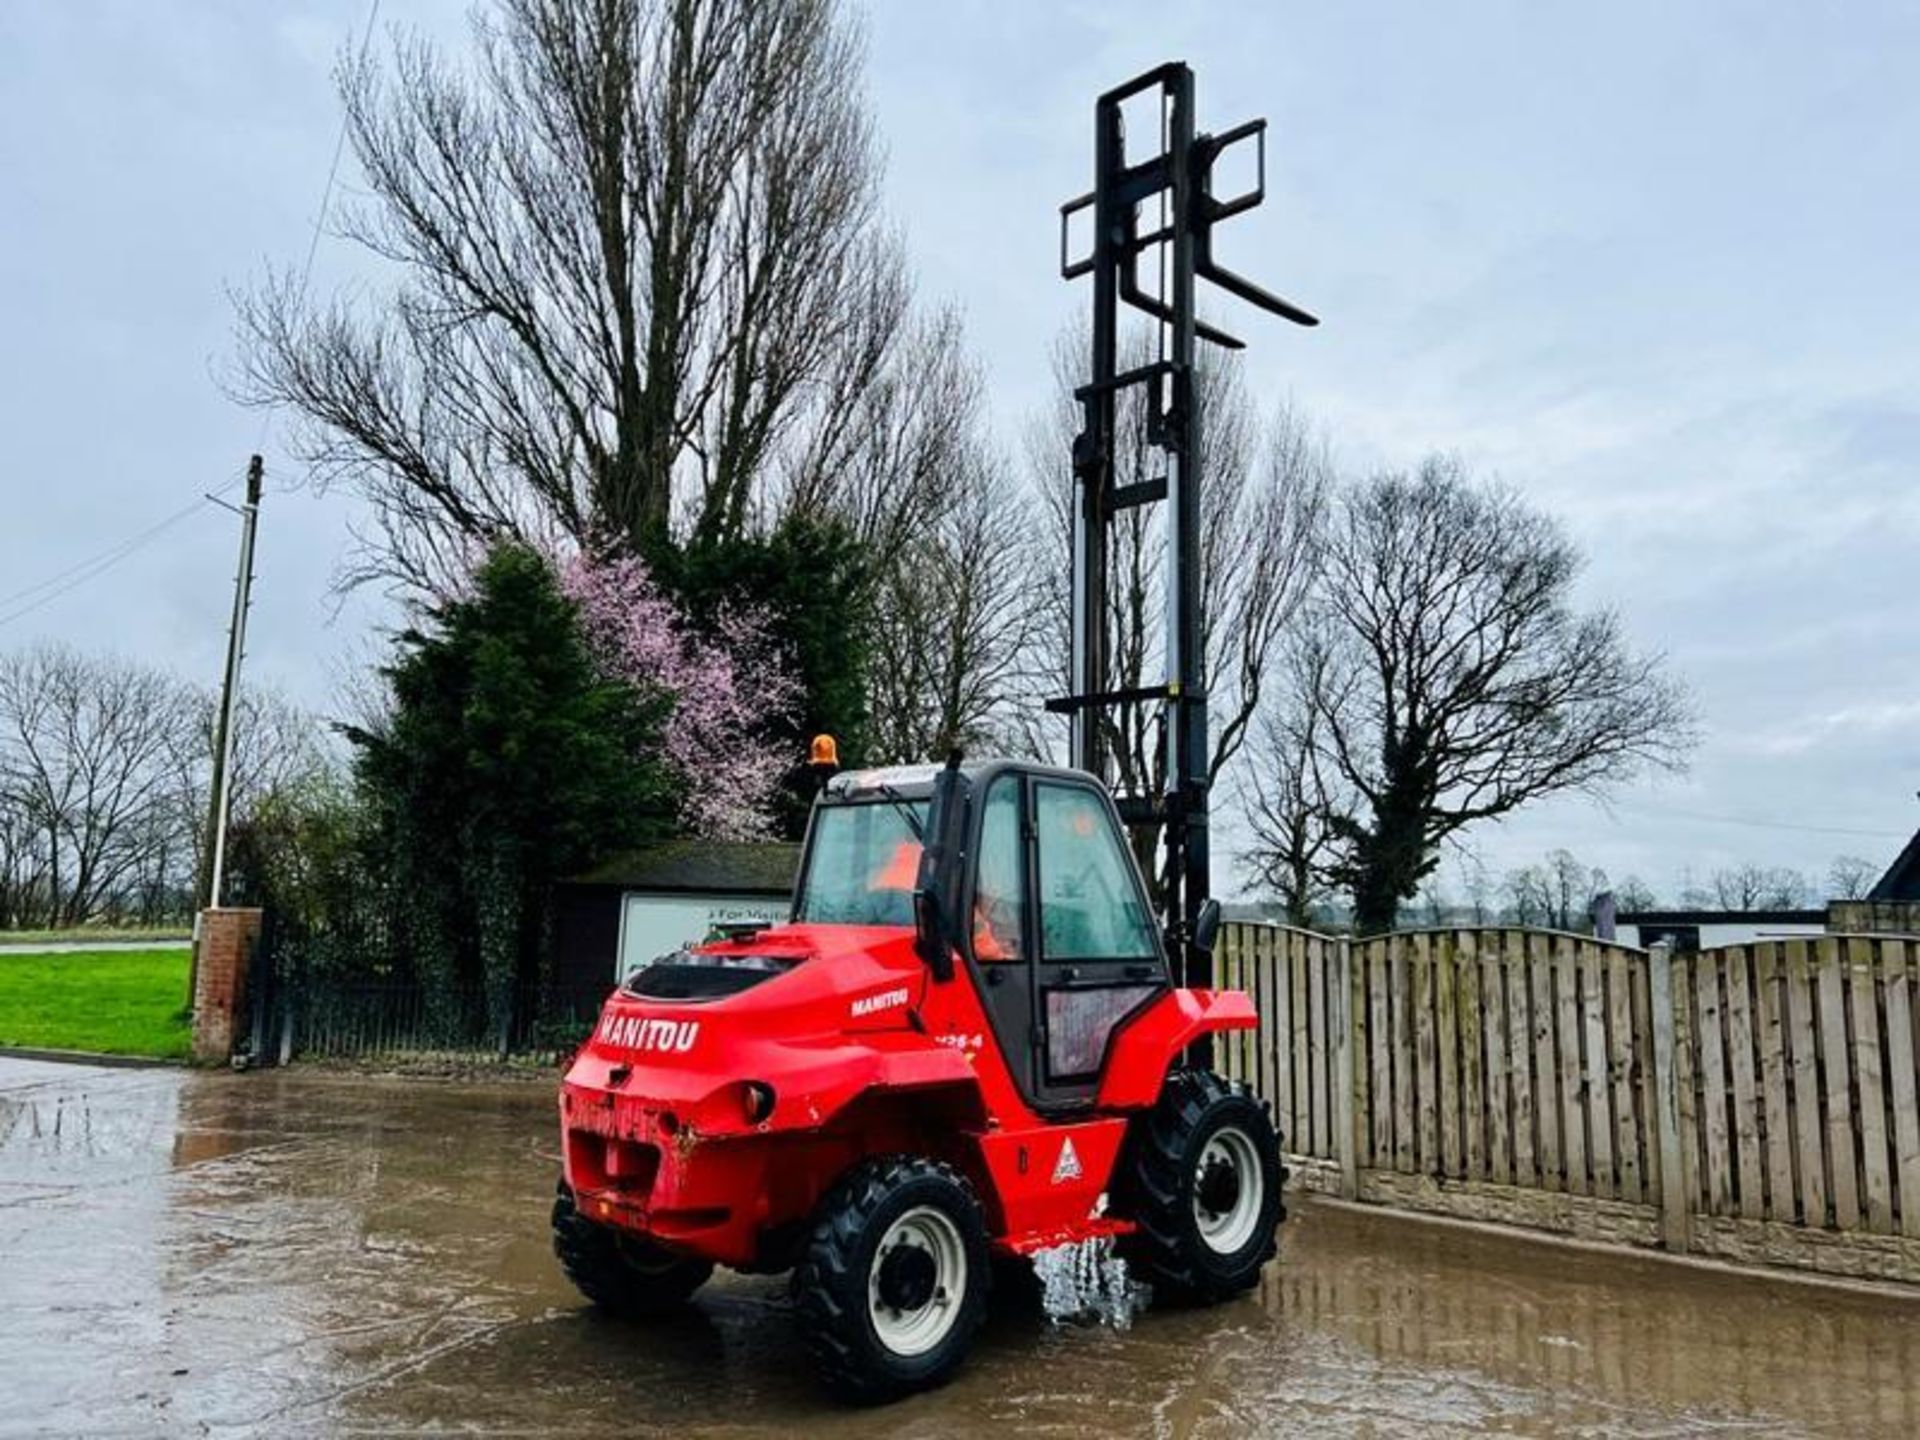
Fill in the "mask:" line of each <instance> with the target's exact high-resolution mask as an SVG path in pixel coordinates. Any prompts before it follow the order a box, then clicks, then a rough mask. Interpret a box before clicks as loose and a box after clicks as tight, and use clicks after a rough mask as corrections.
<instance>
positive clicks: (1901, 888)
mask: <svg viewBox="0 0 1920 1440" xmlns="http://www.w3.org/2000/svg"><path fill="white" fill-rule="evenodd" d="M1867 899H1869V900H1920V831H1915V832H1914V836H1913V838H1912V839H1911V840H1909V841H1908V842H1907V848H1906V849H1904V850H1902V851H1901V852H1900V854H1899V857H1898V858H1897V859H1895V860H1894V862H1893V864H1891V865H1889V866H1888V867H1887V873H1886V874H1884V875H1882V876H1881V877H1880V880H1879V882H1878V883H1877V884H1876V885H1875V886H1874V887H1873V889H1871V890H1869V891H1868V892H1867Z"/></svg>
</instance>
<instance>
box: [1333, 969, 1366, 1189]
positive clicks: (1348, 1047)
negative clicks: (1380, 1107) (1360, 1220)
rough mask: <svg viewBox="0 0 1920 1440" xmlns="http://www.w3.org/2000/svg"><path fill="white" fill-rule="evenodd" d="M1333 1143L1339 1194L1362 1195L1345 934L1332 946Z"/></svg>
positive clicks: (1356, 1049) (1353, 1014)
mask: <svg viewBox="0 0 1920 1440" xmlns="http://www.w3.org/2000/svg"><path fill="white" fill-rule="evenodd" d="M1333 974H1334V985H1333V993H1334V996H1335V999H1334V1003H1333V1014H1332V1016H1331V1017H1329V1018H1330V1019H1331V1020H1332V1022H1333V1024H1332V1026H1331V1028H1332V1030H1333V1044H1334V1055H1333V1145H1334V1154H1335V1155H1336V1156H1338V1157H1339V1160H1340V1194H1341V1195H1342V1196H1343V1197H1344V1198H1346V1199H1348V1200H1357V1199H1359V1198H1360V1144H1359V1140H1358V1138H1357V1137H1356V1136H1355V1135H1354V1131H1353V1127H1354V1125H1355V1124H1356V1123H1357V1117H1356V1116H1355V1114H1354V1108H1353V1087H1354V1077H1355V1073H1356V1071H1355V1067H1356V1066H1357V1065H1358V1063H1359V1061H1358V1058H1357V1057H1358V1055H1359V1053H1360V1046H1359V1045H1358V1044H1357V1043H1356V1040H1357V1037H1356V1036H1355V1035H1354V1026H1355V1024H1356V1022H1357V1019H1358V1011H1357V1009H1356V1007H1355V1006H1354V1003H1353V942H1352V941H1351V940H1350V939H1348V938H1347V937H1346V936H1345V935H1342V936H1340V937H1339V939H1337V940H1335V941H1334V947H1333Z"/></svg>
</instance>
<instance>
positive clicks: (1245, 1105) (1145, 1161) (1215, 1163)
mask: <svg viewBox="0 0 1920 1440" xmlns="http://www.w3.org/2000/svg"><path fill="white" fill-rule="evenodd" d="M1286 1173H1287V1172H1286V1170H1285V1168H1284V1167H1283V1166H1282V1165H1281V1164H1280V1139H1279V1136H1278V1135H1276V1134H1275V1133H1274V1128H1273V1122H1272V1121H1271V1120H1269V1119H1268V1118H1267V1112H1266V1109H1265V1107H1264V1106H1262V1105H1261V1104H1260V1102H1259V1101H1257V1100H1255V1099H1254V1098H1253V1096H1252V1094H1250V1093H1249V1092H1248V1091H1247V1089H1246V1088H1245V1087H1244V1086H1239V1085H1229V1084H1228V1083H1227V1082H1226V1081H1225V1080H1222V1079H1221V1078H1220V1077H1219V1076H1217V1075H1214V1074H1211V1073H1209V1072H1207V1071H1204V1070H1179V1071H1175V1072H1174V1073H1173V1074H1171V1075H1169V1076H1168V1077H1167V1083H1166V1085H1165V1087H1164V1088H1163V1089H1162V1090H1161V1093H1160V1100H1159V1103H1158V1104H1156V1105H1155V1106H1154V1108H1153V1109H1152V1110H1149V1111H1148V1112H1146V1113H1145V1114H1144V1115H1141V1116H1139V1117H1138V1118H1137V1119H1135V1120H1134V1122H1133V1125H1132V1127H1131V1128H1130V1129H1129V1131H1128V1133H1127V1147H1126V1153H1125V1155H1124V1156H1123V1157H1122V1162H1121V1173H1120V1176H1119V1191H1118V1194H1117V1195H1116V1197H1115V1198H1116V1199H1117V1200H1119V1201H1120V1205H1119V1207H1118V1208H1119V1209H1120V1213H1121V1214H1123V1215H1124V1216H1125V1217H1126V1218H1127V1219H1129V1220H1132V1221H1133V1222H1134V1223H1135V1225H1136V1226H1138V1229H1137V1230H1136V1231H1135V1233H1134V1235H1133V1236H1132V1237H1131V1239H1130V1243H1129V1245H1128V1253H1129V1254H1130V1255H1131V1257H1132V1258H1133V1259H1134V1261H1135V1262H1136V1264H1138V1266H1139V1267H1140V1269H1141V1270H1142V1271H1143V1272H1144V1275H1145V1278H1146V1279H1147V1280H1149V1281H1151V1282H1152V1283H1153V1285H1154V1286H1155V1288H1156V1289H1158V1290H1160V1291H1161V1292H1162V1293H1168V1294H1171V1295H1172V1296H1173V1297H1174V1298H1178V1299H1186V1300H1194V1301H1199V1302H1201V1303H1203V1304H1207V1303H1212V1302H1214V1301H1217V1300H1224V1299H1227V1298H1228V1297H1229V1296H1233V1295H1237V1294H1240V1293H1241V1292H1242V1291H1246V1290H1250V1289H1252V1288H1253V1286H1254V1285H1255V1284H1256V1283H1258V1281H1259V1279H1260V1270H1261V1267H1263V1266H1264V1265H1265V1264H1266V1263H1267V1262H1268V1261H1269V1260H1271V1259H1272V1258H1273V1257H1274V1255H1275V1253H1276V1251H1277V1249H1278V1244H1277V1242H1276V1240H1275V1237H1274V1232H1275V1230H1276V1229H1277V1228H1278V1226H1279V1224H1280V1222H1281V1221H1282V1220H1284V1219H1285V1218H1286V1213H1287V1212H1286V1207H1285V1205H1284V1204H1283V1203H1282V1197H1281V1187H1282V1185H1283V1184H1284V1182H1285V1180H1286Z"/></svg>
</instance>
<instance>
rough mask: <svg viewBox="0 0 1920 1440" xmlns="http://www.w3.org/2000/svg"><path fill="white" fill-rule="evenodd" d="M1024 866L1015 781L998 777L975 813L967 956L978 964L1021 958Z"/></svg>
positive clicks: (1018, 790)
mask: <svg viewBox="0 0 1920 1440" xmlns="http://www.w3.org/2000/svg"><path fill="white" fill-rule="evenodd" d="M1026 895H1027V885H1026V866H1025V863H1024V857H1023V855H1022V847H1021V843H1020V782H1019V781H1018V780H1017V779H1015V778H1014V777H1012V776H1010V775H1009V776H1002V777H1001V778H1000V779H998V780H996V781H994V782H993V784H992V785H991V786H990V787H989V788H988V790H987V803H986V806H985V808H984V809H983V810H982V812H981V817H980V863H979V867H978V870H977V873H976V875H975V878H974V882H973V958H974V959H975V960H977V961H979V962H980V963H981V964H983V965H985V964H993V963H995V962H997V961H1005V960H1018V959H1020V958H1022V952H1021V940H1020V934H1021V927H1022V926H1023V924H1024V923H1025V920H1026Z"/></svg>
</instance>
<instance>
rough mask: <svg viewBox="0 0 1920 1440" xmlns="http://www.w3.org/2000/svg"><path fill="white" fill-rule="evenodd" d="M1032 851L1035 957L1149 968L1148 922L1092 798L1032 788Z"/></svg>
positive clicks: (1128, 866) (1073, 790)
mask: <svg viewBox="0 0 1920 1440" xmlns="http://www.w3.org/2000/svg"><path fill="white" fill-rule="evenodd" d="M1034 824H1035V828H1036V830H1037V831H1038V835H1039V848H1040V934H1041V943H1040V953H1041V957H1042V958H1043V959H1046V960H1050V961H1073V960H1151V959H1153V958H1155V955H1156V951H1155V948H1154V939H1153V922H1152V919H1151V917H1150V916H1149V915H1148V913H1147V907H1146V902H1145V900H1144V899H1143V898H1142V896H1141V894H1140V887H1139V885H1138V883H1137V882H1136V880H1135V878H1134V872H1133V862H1132V859H1131V857H1130V856H1129V855H1128V854H1127V853H1126V851H1125V850H1124V849H1123V848H1122V846H1121V841H1120V837H1119V835H1118V834H1116V833H1115V830H1114V825H1113V821H1112V818H1111V816H1110V815H1109V813H1108V811H1107V808H1106V806H1105V805H1104V804H1102V803H1101V800H1100V797H1099V796H1098V795H1096V794H1094V793H1093V792H1092V791H1090V790H1087V789H1084V788H1082V787H1080V786H1077V785H1055V784H1048V783H1046V782H1044V781H1043V782H1041V783H1040V784H1038V785H1036V786H1035V787H1034Z"/></svg>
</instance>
